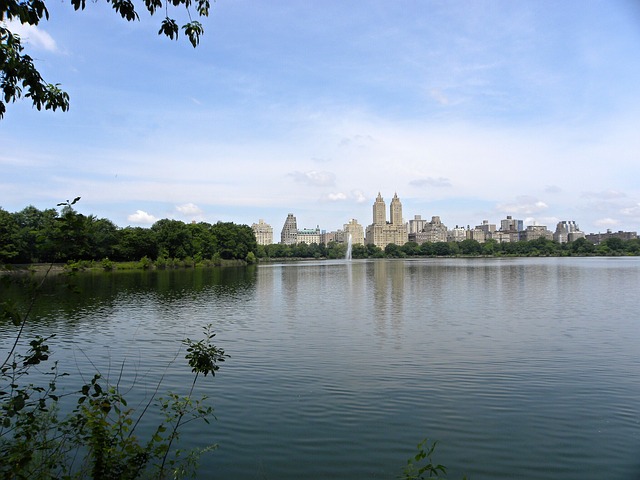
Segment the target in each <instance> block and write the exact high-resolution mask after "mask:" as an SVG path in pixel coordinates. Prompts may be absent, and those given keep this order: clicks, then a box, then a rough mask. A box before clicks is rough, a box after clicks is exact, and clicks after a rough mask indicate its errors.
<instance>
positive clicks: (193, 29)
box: [0, 0, 211, 119]
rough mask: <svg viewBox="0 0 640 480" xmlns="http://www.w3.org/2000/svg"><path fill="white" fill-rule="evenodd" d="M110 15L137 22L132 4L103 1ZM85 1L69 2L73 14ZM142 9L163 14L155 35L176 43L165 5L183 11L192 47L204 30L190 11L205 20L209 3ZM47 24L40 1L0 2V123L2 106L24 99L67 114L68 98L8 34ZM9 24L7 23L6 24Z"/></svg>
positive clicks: (186, 1) (186, 0)
mask: <svg viewBox="0 0 640 480" xmlns="http://www.w3.org/2000/svg"><path fill="white" fill-rule="evenodd" d="M106 1H107V3H109V4H111V7H112V8H113V9H114V11H115V12H116V13H117V14H118V15H120V16H121V17H122V18H123V19H124V20H126V21H128V22H131V21H134V20H140V16H139V15H138V11H137V9H136V6H135V4H134V2H133V1H132V0H106ZM86 3H87V2H86V0H71V5H72V6H73V8H74V9H75V10H84V9H85V8H86ZM142 3H143V5H142V6H141V7H142V9H144V10H146V11H147V12H148V13H149V14H150V15H154V14H155V13H156V12H157V11H158V10H159V9H163V10H164V15H165V18H164V19H163V20H162V22H161V26H160V30H159V31H158V34H159V35H165V36H166V37H168V38H169V39H171V40H174V39H175V40H177V39H178V33H179V31H180V27H179V26H178V23H177V22H176V20H175V19H173V18H171V17H170V16H169V5H170V4H171V6H173V7H180V6H182V7H184V9H185V10H186V13H187V17H188V19H189V20H188V21H187V22H186V23H184V24H183V25H182V30H183V31H184V35H185V36H186V37H187V39H188V40H189V43H191V45H193V47H194V48H195V47H197V46H198V44H199V43H200V37H201V36H202V35H204V27H203V26H202V24H201V23H200V22H199V21H198V20H194V19H193V18H192V15H191V13H192V9H195V13H196V14H197V17H208V16H209V9H210V8H211V3H210V1H209V0H195V1H193V0H165V1H164V3H163V1H162V0H143V2H142ZM42 20H49V10H47V6H46V4H45V2H44V1H43V0H0V90H1V92H0V93H1V94H0V119H2V118H3V117H4V114H5V112H6V109H7V107H6V104H8V103H13V102H15V101H16V100H18V99H20V98H22V97H25V98H29V99H31V101H32V103H33V106H34V107H36V108H37V109H38V110H42V109H45V110H53V111H55V110H57V109H60V110H62V111H63V112H66V111H67V110H69V94H67V93H66V92H65V91H63V90H61V89H60V85H59V84H52V83H48V82H46V81H45V80H44V79H43V78H42V76H41V75H40V72H39V71H38V69H37V68H36V67H35V65H34V63H33V59H32V58H31V57H30V56H29V55H27V54H25V53H23V52H24V46H23V44H22V41H21V38H20V36H19V35H17V34H15V33H13V32H12V30H11V22H16V23H20V24H22V25H31V26H33V27H35V26H37V25H38V24H39V23H40V21H42ZM7 22H9V23H7Z"/></svg>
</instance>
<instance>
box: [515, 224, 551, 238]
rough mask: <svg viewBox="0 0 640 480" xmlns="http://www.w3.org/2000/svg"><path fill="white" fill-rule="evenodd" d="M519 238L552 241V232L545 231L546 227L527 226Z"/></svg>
mask: <svg viewBox="0 0 640 480" xmlns="http://www.w3.org/2000/svg"><path fill="white" fill-rule="evenodd" d="M520 238H521V240H537V239H538V238H546V239H548V240H553V232H551V231H550V230H547V226H546V225H528V226H527V229H526V230H525V231H524V232H522V235H521V236H520Z"/></svg>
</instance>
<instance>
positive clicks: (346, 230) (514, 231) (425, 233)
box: [251, 192, 635, 248]
mask: <svg viewBox="0 0 640 480" xmlns="http://www.w3.org/2000/svg"><path fill="white" fill-rule="evenodd" d="M251 228H252V229H253V231H254V232H255V235H256V240H257V242H258V244H259V245H269V244H272V243H273V229H272V228H271V226H270V225H268V224H266V223H265V222H264V221H263V220H262V219H261V220H260V221H259V223H257V224H255V223H254V224H253V225H252V226H251ZM631 233H633V234H635V232H631ZM349 237H351V243H352V244H354V245H356V244H361V245H364V244H371V245H375V246H377V247H380V248H384V247H386V246H387V245H389V244H390V243H394V244H396V245H404V244H405V243H407V242H416V243H418V244H422V243H424V242H431V243H436V242H461V241H463V240H467V239H470V240H476V241H478V242H480V243H483V242H486V241H487V240H490V239H493V240H495V241H497V242H499V243H507V242H517V241H520V240H535V239H537V238H547V239H549V240H555V241H557V242H559V243H565V242H572V241H574V240H577V239H578V238H582V237H585V234H584V233H583V232H581V231H580V229H579V228H578V225H577V224H576V222H574V221H572V220H570V221H562V222H559V223H558V224H557V226H556V231H555V232H551V231H550V230H548V229H547V227H546V226H544V225H529V226H527V227H526V228H525V227H524V222H523V221H522V220H517V219H514V218H513V217H512V216H510V215H509V216H507V218H505V219H503V220H501V221H500V229H497V228H496V225H495V224H490V223H489V221H488V220H483V221H482V224H481V225H477V226H476V227H474V228H470V227H469V226H467V227H466V228H464V227H459V226H457V225H456V227H455V228H452V229H448V228H447V226H446V225H444V224H443V223H442V221H441V220H440V217H439V216H433V217H431V220H430V221H427V220H425V219H423V218H422V216H420V215H415V216H414V218H413V220H409V222H405V221H404V220H403V217H402V203H401V202H400V199H399V198H398V195H397V193H396V194H394V196H393V198H392V199H391V205H390V207H389V220H388V221H387V207H386V203H385V201H384V199H383V198H382V195H381V194H380V193H379V192H378V196H377V197H376V199H375V201H374V203H373V223H371V224H370V225H369V226H367V228H366V230H365V229H363V227H362V225H360V224H359V223H358V222H357V220H355V219H352V220H350V221H349V223H346V224H344V227H343V229H342V230H338V231H335V232H324V231H320V227H319V226H317V227H316V228H315V229H298V225H297V220H296V217H295V216H294V215H293V214H292V213H290V214H288V215H287V218H286V220H285V222H284V225H283V227H282V231H281V234H280V243H282V244H284V245H295V244H296V243H303V242H304V243H306V244H309V245H310V244H312V243H317V244H320V243H324V244H328V243H329V242H337V243H347V242H348V241H349Z"/></svg>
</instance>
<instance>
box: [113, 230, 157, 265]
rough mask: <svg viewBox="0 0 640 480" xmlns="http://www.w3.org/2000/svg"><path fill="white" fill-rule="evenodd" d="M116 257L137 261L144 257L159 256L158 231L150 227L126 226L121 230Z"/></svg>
mask: <svg viewBox="0 0 640 480" xmlns="http://www.w3.org/2000/svg"><path fill="white" fill-rule="evenodd" d="M117 235H118V244H117V246H116V249H115V250H116V252H115V258H116V259H117V260H125V261H137V260H140V259H141V258H143V257H147V258H158V242H157V239H156V232H155V231H154V230H151V229H150V228H142V227H126V228H123V229H122V230H119V231H118V233H117Z"/></svg>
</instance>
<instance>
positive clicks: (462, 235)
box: [447, 225, 467, 242]
mask: <svg viewBox="0 0 640 480" xmlns="http://www.w3.org/2000/svg"><path fill="white" fill-rule="evenodd" d="M466 238H467V230H466V229H465V228H464V227H459V226H458V225H456V227H455V228H452V229H451V230H449V231H448V232H447V242H461V241H463V240H465V239H466Z"/></svg>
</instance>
